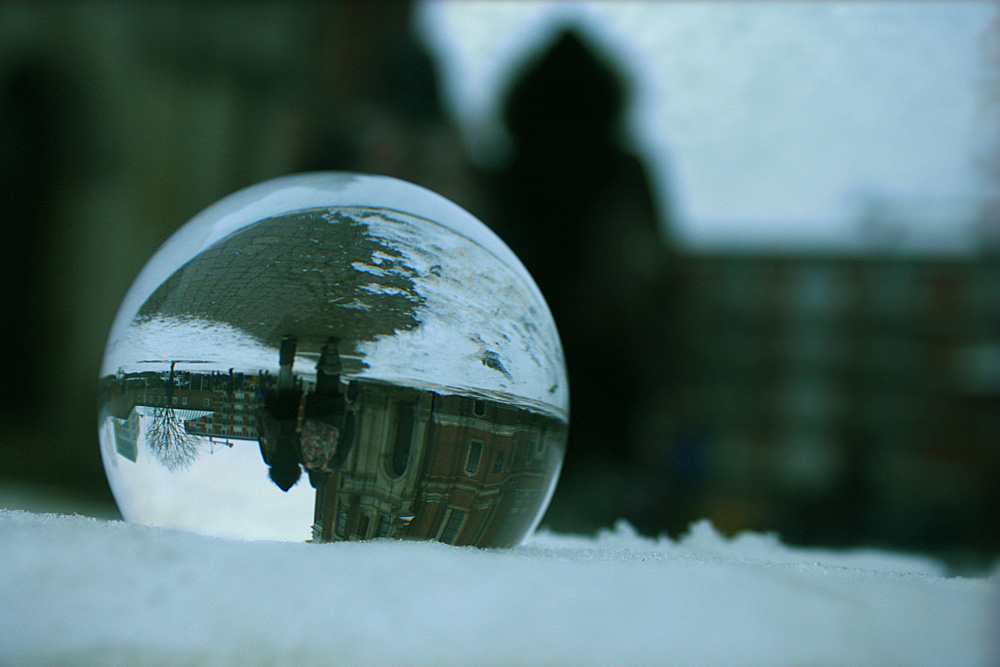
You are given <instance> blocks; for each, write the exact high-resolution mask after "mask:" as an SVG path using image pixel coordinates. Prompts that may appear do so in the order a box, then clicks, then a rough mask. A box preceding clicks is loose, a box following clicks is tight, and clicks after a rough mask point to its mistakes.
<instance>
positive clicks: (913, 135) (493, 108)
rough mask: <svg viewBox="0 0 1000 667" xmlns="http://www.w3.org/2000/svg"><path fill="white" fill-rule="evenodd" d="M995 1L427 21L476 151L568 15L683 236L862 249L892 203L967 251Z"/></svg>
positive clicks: (523, 6)
mask: <svg viewBox="0 0 1000 667" xmlns="http://www.w3.org/2000/svg"><path fill="white" fill-rule="evenodd" d="M998 13H1000V11H998V5H997V4H996V3H993V2H882V3H876V2H863V3H856V2H846V3H834V2H780V3H773V2H765V3H750V2H663V3H659V2H594V3H561V2H560V3H545V2H475V3H468V2H454V1H450V0H449V1H442V0H434V1H432V2H425V3H423V4H422V11H421V14H420V18H421V21H420V25H421V26H422V28H423V30H424V33H425V35H426V36H427V39H428V42H429V43H430V44H431V46H432V48H433V49H434V51H435V52H436V53H437V54H438V55H439V63H440V65H439V66H440V68H441V71H442V74H443V75H444V79H445V91H446V99H447V100H448V101H449V103H450V106H451V108H452V110H453V112H454V113H455V114H456V116H457V117H458V118H459V120H460V123H461V124H462V126H463V128H464V130H465V131H466V133H467V136H468V137H469V142H470V147H471V148H473V149H474V151H475V152H476V154H477V155H479V157H480V159H488V156H489V155H496V154H497V153H496V150H495V149H497V147H498V146H499V147H502V145H503V141H502V132H501V130H500V128H499V122H498V109H497V102H498V99H499V97H500V95H501V94H502V91H503V89H504V87H505V85H506V80H507V79H508V78H509V77H510V75H511V72H512V70H513V69H514V68H515V67H516V66H517V63H519V62H520V61H521V60H522V59H523V58H524V57H525V55H524V54H525V53H526V52H527V53H530V52H531V51H532V49H536V48H538V47H539V46H544V45H545V44H546V39H547V36H548V35H550V33H551V29H552V26H553V24H558V23H565V22H566V21H571V22H573V23H575V24H577V25H580V24H582V25H583V26H585V30H586V32H587V33H588V34H589V35H591V36H593V37H594V39H595V40H596V41H597V42H598V43H599V44H601V45H603V46H604V47H606V48H607V49H608V50H609V51H611V52H613V53H615V54H616V55H617V56H618V59H619V61H620V62H622V63H623V67H624V70H625V72H626V74H628V75H630V76H631V77H632V78H633V79H634V81H635V83H636V90H635V93H636V95H635V109H634V113H633V116H632V117H631V118H630V119H629V124H630V129H631V131H632V135H633V142H634V143H635V145H636V149H637V150H638V151H639V152H641V153H643V154H644V156H645V157H647V159H649V160H650V162H651V163H652V164H653V165H654V167H655V172H656V173H655V180H656V181H657V182H658V183H659V186H660V189H661V194H662V196H664V197H665V198H669V201H670V204H671V206H672V208H673V210H674V212H675V216H676V219H677V220H678V228H677V229H676V230H675V231H676V233H677V235H678V238H679V239H680V240H682V241H686V242H688V243H690V244H694V245H699V244H710V245H714V244H718V243H723V242H731V241H734V240H735V241H744V242H763V243H773V242H785V243H788V242H791V243H793V244H794V243H803V244H806V245H816V244H836V245H848V246H850V245H852V244H854V243H858V242H861V241H863V240H864V239H863V238H858V235H859V220H860V219H861V218H862V217H863V216H864V215H865V212H866V211H867V210H868V209H870V208H871V206H872V202H882V203H883V204H885V205H887V206H889V207H890V208H898V209H901V210H903V211H904V213H905V215H904V217H905V218H906V219H907V220H908V221H909V222H908V224H909V225H910V226H911V227H912V230H911V231H912V233H911V239H910V240H911V242H912V243H914V244H916V245H918V246H919V245H923V246H934V247H935V248H936V249H938V250H941V249H954V250H961V249H962V248H963V247H964V246H963V244H965V245H967V244H968V239H967V238H966V237H965V236H964V234H966V231H967V230H965V226H966V223H967V222H968V221H969V219H970V218H971V217H972V216H974V215H975V211H976V205H975V203H974V200H977V198H981V197H982V196H983V192H984V183H983V179H982V177H981V174H980V173H979V172H978V171H977V170H976V167H975V164H974V162H975V157H976V155H977V153H979V152H981V151H983V150H990V147H993V148H992V150H996V149H998V148H1000V142H998V134H1000V130H997V118H998V117H1000V114H998V112H997V109H996V108H993V109H992V110H991V108H989V105H988V104H987V102H986V101H985V98H986V97H987V95H988V92H989V91H990V90H995V87H996V85H997V82H996V78H997V77H998V75H1000V65H996V64H995V65H994V66H993V70H992V74H991V71H990V70H988V68H987V65H986V63H985V58H986V56H985V46H984V40H985V39H986V35H987V34H988V33H989V31H990V30H991V22H993V25H994V27H993V28H992V30H993V31H994V32H996V31H998V30H1000V28H997V27H996V23H995V22H996V20H997V16H998ZM990 76H992V77H994V79H993V83H991V82H990V79H989V77H990ZM993 105H994V107H996V106H997V105H1000V102H994V103H993ZM991 114H992V115H991ZM491 151H492V152H491ZM484 156H486V157H484ZM970 201H972V203H970Z"/></svg>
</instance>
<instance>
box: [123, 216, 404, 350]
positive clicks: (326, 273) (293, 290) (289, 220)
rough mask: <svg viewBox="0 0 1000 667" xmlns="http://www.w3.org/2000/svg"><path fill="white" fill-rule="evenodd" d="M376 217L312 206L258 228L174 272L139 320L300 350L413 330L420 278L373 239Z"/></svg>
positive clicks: (398, 254) (250, 228)
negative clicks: (198, 325) (223, 327)
mask: <svg viewBox="0 0 1000 667" xmlns="http://www.w3.org/2000/svg"><path fill="white" fill-rule="evenodd" d="M372 215H376V216H378V217H385V216H392V215H393V212H390V211H382V210H374V209H351V210H336V209H327V208H316V209H307V210H303V211H294V212H291V213H287V214H284V215H279V216H275V217H272V218H266V219H264V220H261V221H259V222H256V223H254V224H252V225H250V226H248V227H246V228H244V229H241V230H239V231H237V232H234V233H232V234H230V235H229V236H227V237H225V238H224V239H221V240H220V241H218V242H217V243H215V244H214V245H212V246H211V247H209V248H208V249H206V250H204V251H202V252H201V253H200V254H198V255H197V256H196V257H194V258H193V259H192V260H191V261H189V262H188V263H187V264H185V265H184V266H182V267H181V268H180V269H178V270H177V271H175V272H174V274H173V275H171V276H170V277H169V278H168V279H167V280H166V281H164V282H163V284H162V285H160V286H159V287H158V288H157V289H156V291H155V292H154V293H153V294H152V295H150V297H149V299H148V300H147V301H146V303H144V304H143V306H142V308H140V310H139V313H138V314H137V316H136V322H143V321H146V320H150V319H154V318H157V317H171V318H180V319H195V320H201V321H208V322H224V323H226V324H229V325H230V326H233V327H235V328H238V329H240V330H242V331H244V332H246V333H248V334H250V335H251V336H254V337H255V338H257V339H258V340H260V341H262V342H264V343H265V344H267V345H273V346H275V347H277V346H278V345H279V344H280V342H281V339H282V337H283V336H287V335H293V336H296V337H297V338H298V339H299V341H300V345H301V344H308V343H309V341H324V340H326V339H327V338H328V337H330V336H336V337H338V338H342V339H346V340H355V341H363V340H374V339H375V338H376V337H377V336H384V335H391V334H393V333H396V332H399V331H407V330H411V329H414V328H416V327H417V326H419V324H420V321H419V319H418V317H417V310H418V308H419V307H420V306H421V305H423V303H424V299H423V297H422V296H420V294H419V293H418V292H417V286H416V281H415V279H416V278H417V276H418V273H417V271H416V269H415V268H414V267H412V266H411V265H410V263H409V260H408V258H407V257H406V256H405V254H404V253H403V252H401V251H400V250H399V249H397V248H396V247H394V246H393V245H392V244H391V243H389V242H388V241H386V240H385V239H383V238H380V237H378V236H376V235H374V234H372V233H371V232H370V229H369V224H368V223H367V222H366V217H369V216H372ZM393 224H395V225H399V226H400V227H402V226H404V225H405V224H406V223H405V222H404V221H402V220H399V221H397V220H395V219H393Z"/></svg>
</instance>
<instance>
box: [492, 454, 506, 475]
mask: <svg viewBox="0 0 1000 667" xmlns="http://www.w3.org/2000/svg"><path fill="white" fill-rule="evenodd" d="M503 459H504V453H503V452H497V460H496V462H495V463H494V464H493V474H497V473H499V472H503Z"/></svg>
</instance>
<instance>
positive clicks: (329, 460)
mask: <svg viewBox="0 0 1000 667" xmlns="http://www.w3.org/2000/svg"><path fill="white" fill-rule="evenodd" d="M339 342H340V341H339V339H337V338H336V337H333V336H331V337H330V338H329V339H327V342H326V343H325V344H324V345H323V347H322V349H321V351H320V356H319V361H317V363H316V386H315V389H314V391H312V392H309V393H306V394H305V395H303V390H302V385H301V383H300V382H297V381H296V380H295V378H294V376H293V374H292V365H293V364H294V362H295V350H296V347H297V344H298V342H297V340H296V339H295V338H294V337H292V336H285V337H284V338H283V339H282V341H281V347H280V349H279V362H280V367H281V371H280V373H279V375H278V385H277V388H275V389H269V390H266V391H265V392H264V406H263V408H262V409H261V410H260V412H259V414H258V424H259V426H258V430H259V433H260V453H261V456H263V458H264V462H265V463H266V464H267V465H268V468H269V471H268V474H269V475H270V477H271V481H273V482H274V483H275V484H277V485H278V487H279V488H280V489H281V490H282V491H288V490H289V489H290V488H292V487H293V486H295V484H296V482H298V481H299V478H300V477H301V475H302V467H303V466H304V467H305V469H306V473H307V474H308V475H309V483H310V484H311V485H312V487H313V488H315V489H318V488H322V487H323V486H324V485H325V484H326V481H327V479H328V478H329V476H330V473H332V472H333V471H335V470H337V469H338V468H339V467H340V465H341V464H342V463H343V461H344V459H345V458H346V456H347V454H348V453H349V452H350V449H351V444H352V442H353V440H354V415H353V414H352V413H349V412H348V411H347V408H348V405H347V403H348V401H347V398H345V396H344V394H343V393H342V392H341V388H340V371H341V366H342V365H341V361H340V355H339V353H338V351H337V346H338V344H339ZM300 422H301V423H300Z"/></svg>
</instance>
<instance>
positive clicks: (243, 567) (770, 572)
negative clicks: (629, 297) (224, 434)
mask: <svg viewBox="0 0 1000 667" xmlns="http://www.w3.org/2000/svg"><path fill="white" fill-rule="evenodd" d="M998 581H1000V570H998V571H995V572H994V574H993V576H992V577H990V578H956V577H947V576H945V572H944V570H943V568H942V567H941V566H939V565H938V564H936V563H935V562H933V561H929V560H926V559H923V558H920V557H916V556H908V555H898V554H889V553H884V552H875V551H869V552H831V551H820V550H802V549H793V548H789V547H787V546H784V545H782V544H781V543H780V541H779V540H778V539H777V538H776V537H775V536H773V535H763V534H751V533H746V534H742V535H739V536H737V537H735V538H732V539H726V538H724V537H722V536H720V535H719V534H718V533H717V532H716V531H715V530H714V529H713V528H712V526H711V525H710V524H708V523H707V522H700V523H697V524H694V525H693V526H692V528H691V530H690V532H689V533H688V534H687V535H686V536H684V537H682V538H680V539H678V540H671V539H668V538H661V539H659V540H652V539H646V538H643V537H640V536H638V535H637V534H636V533H635V532H634V531H633V530H632V529H631V528H630V527H629V526H628V525H626V524H624V523H621V524H618V525H617V526H616V527H615V528H614V530H608V531H605V532H603V533H601V534H599V535H597V536H595V537H582V536H565V535H555V534H551V533H546V532H542V533H539V534H536V535H535V536H534V537H533V538H531V539H530V540H529V541H528V542H527V543H526V544H525V545H524V546H522V547H519V548H516V549H509V550H478V549H474V548H471V547H470V548H456V547H451V546H446V545H443V544H439V543H434V542H397V541H389V540H375V541H371V542H355V543H337V544H306V543H282V542H266V541H232V540H224V539H219V538H210V537H204V536H201V535H196V534H194V533H187V532H181V531H172V530H166V529H161V528H149V527H143V526H137V525H132V524H127V523H123V522H117V521H103V520H98V519H93V518H86V517H81V516H65V515H55V514H35V513H32V512H25V511H20V510H0V664H2V665H5V666H7V665H11V666H14V665H63V664H66V665H69V664H73V665H77V664H88V665H119V664H129V665H177V664H184V665H216V664H219V665H222V664H225V665H235V664H239V665H390V664H391V665H512V664H514V665H767V666H769V667H771V666H780V665H934V666H935V667H937V666H941V665H950V666H960V665H986V664H996V663H995V658H996V657H997V654H996V653H995V652H994V651H993V649H994V645H993V643H992V641H993V640H992V637H993V636H994V635H995V634H996V632H995V631H996V630H997V629H998V628H997V624H996V622H995V621H996V617H995V616H994V615H993V614H992V613H991V612H992V610H993V609H995V607H996V602H997V592H996V591H997V589H996V584H997V583H998ZM991 660H993V662H992V663H991Z"/></svg>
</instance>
